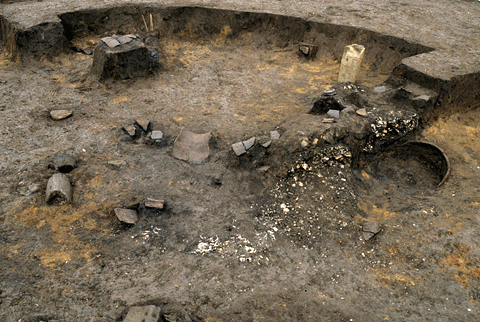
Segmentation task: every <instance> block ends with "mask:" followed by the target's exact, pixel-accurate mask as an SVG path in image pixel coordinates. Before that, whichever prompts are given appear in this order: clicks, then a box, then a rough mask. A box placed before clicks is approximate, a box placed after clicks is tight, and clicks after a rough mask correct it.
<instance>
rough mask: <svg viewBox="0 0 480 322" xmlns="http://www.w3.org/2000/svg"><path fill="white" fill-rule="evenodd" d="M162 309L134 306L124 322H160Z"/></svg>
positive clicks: (150, 306) (151, 306)
mask: <svg viewBox="0 0 480 322" xmlns="http://www.w3.org/2000/svg"><path fill="white" fill-rule="evenodd" d="M159 320H160V308H158V307H156V306H153V305H149V306H132V307H131V308H130V310H128V314H127V316H126V317H125V319H124V320H123V322H158V321H159Z"/></svg>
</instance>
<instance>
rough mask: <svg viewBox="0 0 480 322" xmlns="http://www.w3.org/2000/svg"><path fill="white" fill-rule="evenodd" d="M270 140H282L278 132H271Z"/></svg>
mask: <svg viewBox="0 0 480 322" xmlns="http://www.w3.org/2000/svg"><path fill="white" fill-rule="evenodd" d="M270 138H271V139H272V140H278V139H279V138H280V133H278V131H270Z"/></svg>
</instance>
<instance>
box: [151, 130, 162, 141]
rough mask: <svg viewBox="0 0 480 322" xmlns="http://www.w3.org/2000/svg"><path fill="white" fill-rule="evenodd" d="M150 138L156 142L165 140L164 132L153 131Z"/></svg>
mask: <svg viewBox="0 0 480 322" xmlns="http://www.w3.org/2000/svg"><path fill="white" fill-rule="evenodd" d="M150 138H151V139H152V140H155V141H160V140H161V139H163V132H162V131H152V134H150Z"/></svg>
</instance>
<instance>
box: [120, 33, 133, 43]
mask: <svg viewBox="0 0 480 322" xmlns="http://www.w3.org/2000/svg"><path fill="white" fill-rule="evenodd" d="M131 36H132V35H125V36H118V37H117V41H118V42H119V43H120V44H121V45H124V44H128V43H129V42H131V41H132V40H133V39H134V38H132V37H131Z"/></svg>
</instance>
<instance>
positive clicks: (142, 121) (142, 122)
mask: <svg viewBox="0 0 480 322" xmlns="http://www.w3.org/2000/svg"><path fill="white" fill-rule="evenodd" d="M135 122H137V124H138V126H140V127H141V128H142V130H143V131H144V132H147V131H148V128H149V126H150V121H149V120H147V119H136V120H135Z"/></svg>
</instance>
